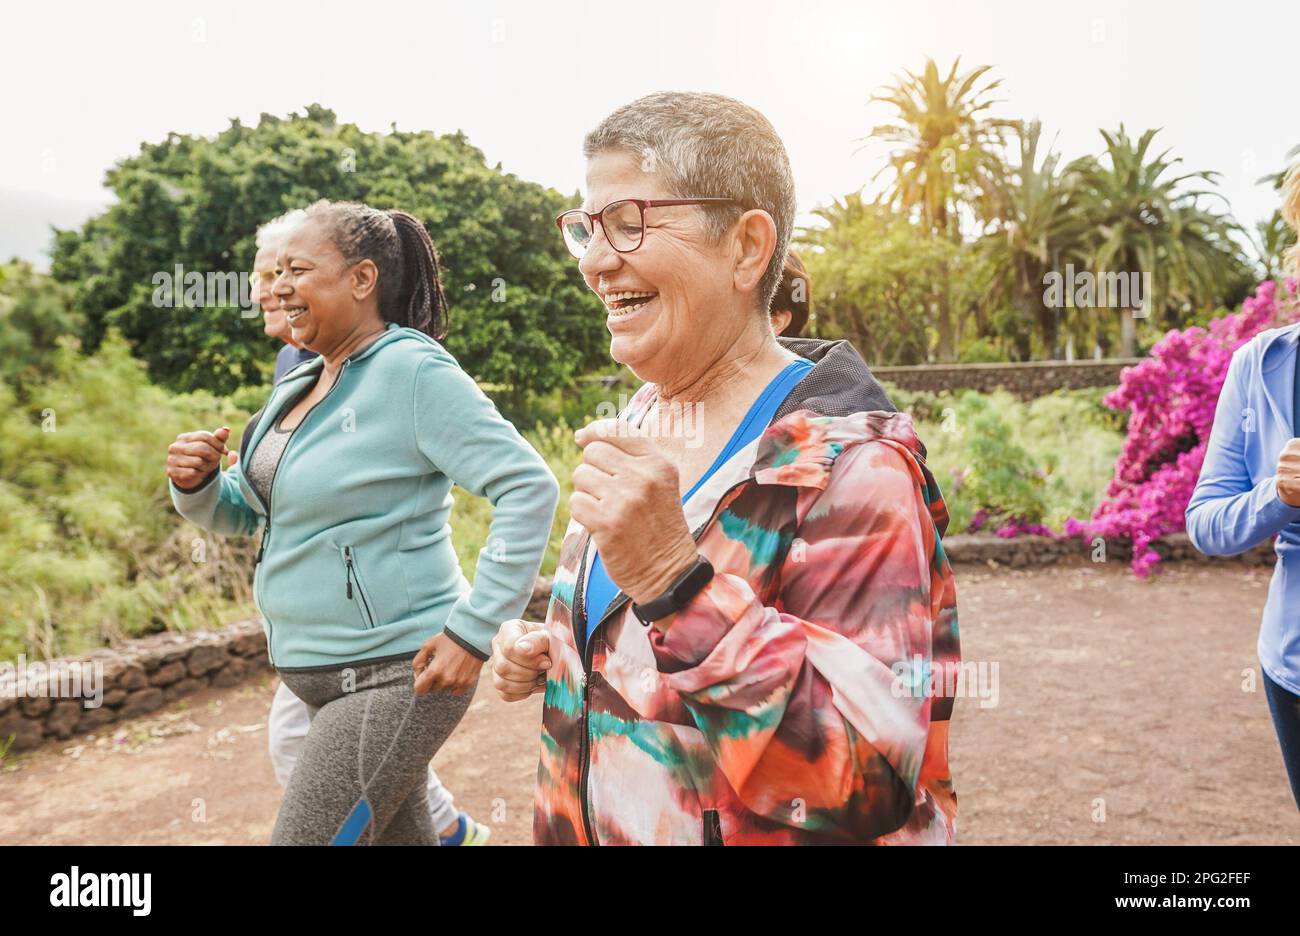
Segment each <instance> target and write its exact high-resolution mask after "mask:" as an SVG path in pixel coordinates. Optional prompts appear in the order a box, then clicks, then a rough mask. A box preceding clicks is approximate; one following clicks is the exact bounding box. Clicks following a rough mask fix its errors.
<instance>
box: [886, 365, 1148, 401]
mask: <svg viewBox="0 0 1300 936" xmlns="http://www.w3.org/2000/svg"><path fill="white" fill-rule="evenodd" d="M1141 360H1142V359H1141V358H1111V359H1109V360H1105V361H1030V362H1027V363H1024V364H923V365H919V366H915V367H873V368H871V372H872V373H873V374H875V375H876V377H877V378H878V379H880V380H885V381H889V382H890V383H892V384H894V385H896V386H898V387H902V388H903V389H904V390H924V391H927V392H929V393H939V392H941V391H944V390H958V389H962V390H980V391H983V392H987V391H990V390H995V389H997V388H999V387H1001V388H1002V389H1005V390H1007V391H1009V392H1010V393H1012V394H1014V395H1016V396H1018V397H1020V398H1021V399H1023V400H1030V399H1033V398H1035V397H1040V396H1045V395H1046V394H1048V393H1051V392H1052V391H1053V390H1060V389H1068V390H1077V389H1079V388H1081V387H1115V386H1118V385H1119V375H1120V372H1121V371H1122V370H1124V368H1126V367H1132V366H1133V365H1134V364H1137V363H1138V362H1139V361H1141Z"/></svg>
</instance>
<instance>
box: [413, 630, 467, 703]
mask: <svg viewBox="0 0 1300 936" xmlns="http://www.w3.org/2000/svg"><path fill="white" fill-rule="evenodd" d="M412 666H413V667H414V669H415V694H416V695H423V694H424V693H426V692H450V693H452V694H453V695H463V694H464V693H466V692H473V691H474V687H475V686H477V685H478V674H479V672H480V671H481V670H482V669H483V661H482V660H480V659H479V658H478V657H476V656H474V654H472V653H470V652H469V651H468V650H466V649H465V648H464V647H462V646H461V645H460V644H458V643H456V641H454V640H452V639H451V638H450V637H448V636H447V635H446V634H435V635H434V636H432V637H430V638H429V639H428V640H426V641H425V642H424V646H422V647H421V648H420V652H419V653H417V654H416V655H415V660H414V661H412Z"/></svg>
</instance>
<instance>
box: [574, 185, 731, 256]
mask: <svg viewBox="0 0 1300 936" xmlns="http://www.w3.org/2000/svg"><path fill="white" fill-rule="evenodd" d="M736 204H739V202H737V201H736V200H735V199H734V198H654V199H649V200H647V199H644V198H624V199H621V200H619V201H616V202H610V203H609V204H608V205H606V206H605V207H604V208H602V209H600V211H598V212H596V214H595V215H592V214H589V213H587V212H585V211H583V210H582V209H581V208H574V209H571V210H569V211H566V212H564V213H563V214H562V215H560V216H559V217H558V218H556V219H555V224H556V226H557V227H559V229H560V232H561V233H562V234H564V243H565V246H567V247H568V248H569V253H571V254H573V256H574V257H576V258H577V259H579V260H581V259H582V258H583V257H585V256H586V255H587V248H588V247H590V246H591V240H592V238H593V237H595V236H596V222H597V221H599V222H600V226H601V227H602V228H604V229H605V239H606V240H607V241H609V246H611V247H613V248H614V249H615V250H617V251H618V252H619V253H631V252H632V251H634V250H636V249H637V248H638V247H640V246H641V242H642V241H643V240H645V210H646V209H647V208H668V207H671V206H673V205H736Z"/></svg>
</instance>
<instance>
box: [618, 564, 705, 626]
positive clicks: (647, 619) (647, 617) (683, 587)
mask: <svg viewBox="0 0 1300 936" xmlns="http://www.w3.org/2000/svg"><path fill="white" fill-rule="evenodd" d="M712 579H713V565H712V564H711V563H710V562H709V560H707V559H705V558H704V557H703V556H699V555H697V556H696V557H695V562H694V564H693V565H692V566H691V567H690V568H689V569H687V570H686V571H685V572H683V573H682V574H681V575H679V576H677V579H676V581H674V582H673V583H672V584H671V585H669V586H668V590H667V591H665V592H664V593H663V594H662V595H660V596H659V597H657V598H655V599H654V600H652V601H647V602H646V603H645V604H643V605H640V604H637V603H636V602H635V601H634V602H632V613H633V614H635V615H636V618H637V620H638V621H640V622H641V623H642V624H644V625H646V626H647V627H648V626H650V625H651V624H653V623H654V622H655V621H661V620H663V619H664V618H666V617H668V616H669V615H671V614H675V613H676V612H678V611H680V610H681V609H682V608H684V607H686V605H687V604H689V603H690V600H691V599H692V598H694V597H695V596H696V595H698V594H699V593H700V592H701V591H703V590H704V586H705V585H707V584H709V582H710V581H711V580H712Z"/></svg>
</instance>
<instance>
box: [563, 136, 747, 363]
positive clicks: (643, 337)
mask: <svg viewBox="0 0 1300 936" xmlns="http://www.w3.org/2000/svg"><path fill="white" fill-rule="evenodd" d="M689 194H691V195H710V194H712V193H710V192H692V193H689ZM673 197H675V193H673V192H668V191H665V190H664V188H663V185H662V182H661V181H660V180H659V179H658V178H657V177H656V176H653V175H648V174H646V173H644V172H642V171H641V166H640V163H639V160H638V159H637V158H636V157H635V156H634V155H632V154H630V153H626V152H619V151H607V152H602V153H597V154H596V155H595V156H593V157H592V158H591V160H590V161H589V162H588V163H587V200H586V202H585V203H584V204H583V208H585V209H586V210H587V211H589V212H592V213H594V212H596V211H598V210H600V209H601V208H604V207H605V206H606V205H608V204H609V203H610V202H614V201H618V200H619V199H623V198H646V199H654V198H673ZM633 220H634V221H635V215H633ZM731 246H732V242H731V240H730V239H729V238H727V237H724V238H723V239H722V241H721V242H720V243H718V244H714V243H711V242H710V239H709V238H708V236H707V235H706V233H705V230H704V226H703V224H702V223H701V219H700V216H699V209H697V208H695V207H693V206H675V207H666V208H648V209H646V213H645V236H644V240H643V241H642V243H641V246H640V247H638V248H637V249H636V250H634V251H632V252H631V253H619V252H618V251H616V250H614V249H613V248H612V247H610V246H609V241H608V240H607V239H606V237H605V234H604V232H603V230H601V229H600V227H599V225H597V230H596V232H595V235H594V237H593V238H592V240H591V244H590V245H589V246H588V248H587V252H586V255H585V256H584V257H583V258H582V260H580V261H579V263H578V269H579V270H581V271H582V276H583V279H585V280H586V283H587V286H588V287H590V288H591V290H592V291H593V292H595V293H596V295H598V296H600V298H601V301H602V302H604V304H605V310H606V319H605V324H606V327H608V329H609V333H610V336H611V340H610V345H609V353H610V356H611V357H612V358H613V359H614V360H615V361H618V362H619V363H620V364H626V365H627V366H628V367H630V368H631V369H632V371H633V372H634V373H635V374H636V375H637V376H638V377H640V378H641V379H643V380H648V381H652V382H654V383H658V384H661V385H670V386H671V385H673V384H674V383H678V382H681V381H682V380H683V379H688V375H692V374H694V373H696V372H699V371H701V370H704V369H707V367H708V366H709V364H710V363H711V362H712V361H714V360H716V359H717V357H718V355H719V354H720V353H721V350H722V349H725V348H726V347H728V346H729V344H730V341H731V340H732V339H733V338H734V336H735V335H736V334H738V333H739V332H740V330H742V329H743V327H744V325H745V319H746V318H747V317H748V316H750V315H752V310H749V309H748V307H747V305H746V303H747V302H749V301H751V300H752V297H748V298H747V297H746V296H744V295H740V294H738V293H737V292H736V290H735V289H734V288H733V277H732V265H733V256H732V249H731Z"/></svg>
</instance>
